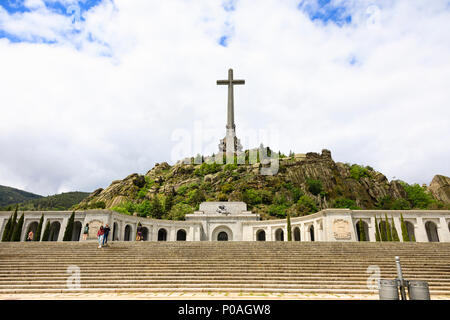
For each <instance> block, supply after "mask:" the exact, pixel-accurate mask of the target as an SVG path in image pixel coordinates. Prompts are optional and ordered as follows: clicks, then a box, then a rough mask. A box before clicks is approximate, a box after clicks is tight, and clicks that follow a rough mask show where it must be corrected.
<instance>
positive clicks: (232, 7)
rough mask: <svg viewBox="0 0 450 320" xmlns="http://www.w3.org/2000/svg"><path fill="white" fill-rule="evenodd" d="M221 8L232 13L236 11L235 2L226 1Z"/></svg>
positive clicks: (234, 0)
mask: <svg viewBox="0 0 450 320" xmlns="http://www.w3.org/2000/svg"><path fill="white" fill-rule="evenodd" d="M222 7H223V9H224V10H225V11H227V12H229V11H234V10H236V0H226V1H224V2H223V3H222Z"/></svg>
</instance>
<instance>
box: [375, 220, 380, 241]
mask: <svg viewBox="0 0 450 320" xmlns="http://www.w3.org/2000/svg"><path fill="white" fill-rule="evenodd" d="M375 239H376V240H377V241H381V236H380V228H379V227H378V221H377V217H375Z"/></svg>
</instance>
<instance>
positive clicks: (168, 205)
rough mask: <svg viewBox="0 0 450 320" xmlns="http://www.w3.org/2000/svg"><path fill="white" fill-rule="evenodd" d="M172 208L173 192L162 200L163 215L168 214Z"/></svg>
mask: <svg viewBox="0 0 450 320" xmlns="http://www.w3.org/2000/svg"><path fill="white" fill-rule="evenodd" d="M172 206H173V192H170V193H169V194H168V195H167V197H166V199H165V200H164V213H169V211H170V209H172Z"/></svg>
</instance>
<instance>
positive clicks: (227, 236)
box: [211, 226, 233, 241]
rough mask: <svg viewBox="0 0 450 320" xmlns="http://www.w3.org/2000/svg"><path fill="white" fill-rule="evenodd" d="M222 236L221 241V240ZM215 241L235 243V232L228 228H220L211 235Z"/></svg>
mask: <svg viewBox="0 0 450 320" xmlns="http://www.w3.org/2000/svg"><path fill="white" fill-rule="evenodd" d="M219 235H220V239H219ZM211 240H213V241H233V232H232V231H231V229H230V228H229V227H227V226H218V227H216V228H215V229H214V231H213V232H212V235H211Z"/></svg>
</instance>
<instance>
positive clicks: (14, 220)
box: [8, 205, 19, 241]
mask: <svg viewBox="0 0 450 320" xmlns="http://www.w3.org/2000/svg"><path fill="white" fill-rule="evenodd" d="M18 209H19V205H17V206H16V210H15V211H14V214H13V217H12V220H11V226H10V228H9V233H8V238H9V240H8V241H12V236H13V233H14V229H15V228H16V224H17V210H18Z"/></svg>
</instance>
